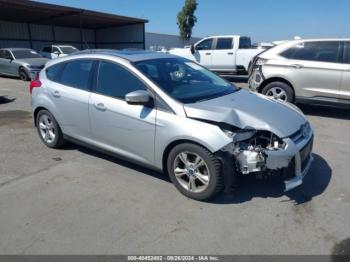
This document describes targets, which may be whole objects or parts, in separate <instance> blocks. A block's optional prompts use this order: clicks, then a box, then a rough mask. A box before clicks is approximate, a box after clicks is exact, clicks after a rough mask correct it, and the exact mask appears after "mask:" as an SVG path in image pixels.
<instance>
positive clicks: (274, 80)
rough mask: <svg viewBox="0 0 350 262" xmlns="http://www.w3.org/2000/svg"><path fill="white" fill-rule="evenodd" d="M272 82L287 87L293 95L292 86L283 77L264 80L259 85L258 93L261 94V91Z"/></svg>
mask: <svg viewBox="0 0 350 262" xmlns="http://www.w3.org/2000/svg"><path fill="white" fill-rule="evenodd" d="M272 82H283V83H285V84H287V85H289V86H290V87H291V88H292V90H293V93H294V95H295V90H294V87H293V84H292V83H291V82H290V81H289V80H287V79H285V78H283V77H278V76H276V77H271V78H268V79H265V80H264V81H263V82H262V83H261V84H260V86H259V88H258V92H259V93H261V91H262V90H263V89H264V87H265V86H267V85H268V84H270V83H272Z"/></svg>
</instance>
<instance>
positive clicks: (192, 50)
mask: <svg viewBox="0 0 350 262" xmlns="http://www.w3.org/2000/svg"><path fill="white" fill-rule="evenodd" d="M195 52H196V48H195V47H194V44H192V45H191V53H192V55H193V54H194V53H195Z"/></svg>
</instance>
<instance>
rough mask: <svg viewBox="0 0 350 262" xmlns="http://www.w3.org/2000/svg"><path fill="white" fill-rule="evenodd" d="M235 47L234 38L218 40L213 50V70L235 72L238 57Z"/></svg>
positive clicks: (220, 38)
mask: <svg viewBox="0 0 350 262" xmlns="http://www.w3.org/2000/svg"><path fill="white" fill-rule="evenodd" d="M233 45H234V43H233V37H219V38H217V39H216V41H215V45H214V49H213V50H212V65H211V69H212V70H215V71H234V70H235V69H236V67H235V64H236V62H235V58H236V55H235V51H234V46H233Z"/></svg>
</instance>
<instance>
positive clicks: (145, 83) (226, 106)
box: [30, 50, 313, 200]
mask: <svg viewBox="0 0 350 262" xmlns="http://www.w3.org/2000/svg"><path fill="white" fill-rule="evenodd" d="M30 93H31V97H32V100H31V103H32V109H33V116H34V119H35V125H36V127H37V130H38V134H39V136H40V138H41V140H42V141H43V143H44V144H45V145H47V146H48V147H52V148H56V147H60V146H62V145H63V144H64V143H65V141H66V140H70V141H74V142H77V143H81V144H84V145H87V146H90V147H94V148H97V149H99V150H103V151H106V152H109V153H111V154H115V155H117V156H120V157H123V158H126V159H128V160H130V161H133V162H136V163H139V164H142V165H145V166H148V167H151V168H153V169H156V170H159V171H163V172H165V173H168V174H169V176H170V178H171V181H172V182H173V183H174V185H175V186H176V188H177V189H178V190H179V191H180V192H181V193H183V194H184V195H186V196H188V197H190V198H193V199H197V200H206V199H209V198H211V197H213V196H214V195H216V194H217V193H219V192H221V191H222V190H223V189H224V188H225V189H226V191H230V190H231V189H232V188H233V185H234V184H235V178H237V175H238V174H243V175H248V174H254V173H259V172H263V173H266V174H270V175H276V174H278V175H281V176H283V177H284V180H285V190H290V189H292V188H295V187H297V186H299V185H300V184H301V183H302V181H303V177H304V176H305V175H306V174H307V172H308V170H309V168H310V165H311V162H312V159H313V157H312V145H313V131H312V128H311V127H310V125H309V123H308V121H307V120H306V119H305V117H304V115H303V114H302V113H301V112H300V111H299V110H298V109H297V108H295V107H294V106H292V105H289V104H282V103H279V102H278V101H275V100H273V99H269V98H266V97H264V96H262V95H259V94H255V93H251V92H249V91H246V90H243V89H239V88H236V87H235V86H233V85H232V84H231V83H229V82H227V81H226V80H224V79H222V78H220V77H218V76H217V75H215V74H214V73H212V72H210V71H208V70H207V69H205V68H204V67H202V66H200V65H198V64H196V63H194V62H192V61H189V60H187V59H184V58H179V57H177V56H173V55H169V54H162V53H156V52H145V51H113V50H110V51H109V50H104V51H102V50H89V51H84V52H80V53H77V54H74V55H71V56H68V57H64V58H58V59H55V60H51V61H50V62H48V63H47V65H46V66H45V68H44V70H42V71H41V72H40V74H39V78H38V79H36V80H34V81H32V82H31V85H30Z"/></svg>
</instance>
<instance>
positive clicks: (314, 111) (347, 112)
mask: <svg viewBox="0 0 350 262" xmlns="http://www.w3.org/2000/svg"><path fill="white" fill-rule="evenodd" d="M298 107H299V108H300V109H301V110H302V111H303V113H304V114H305V115H311V116H319V117H329V118H338V119H344V120H349V119H350V109H344V108H336V107H325V106H316V105H306V104H298Z"/></svg>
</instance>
